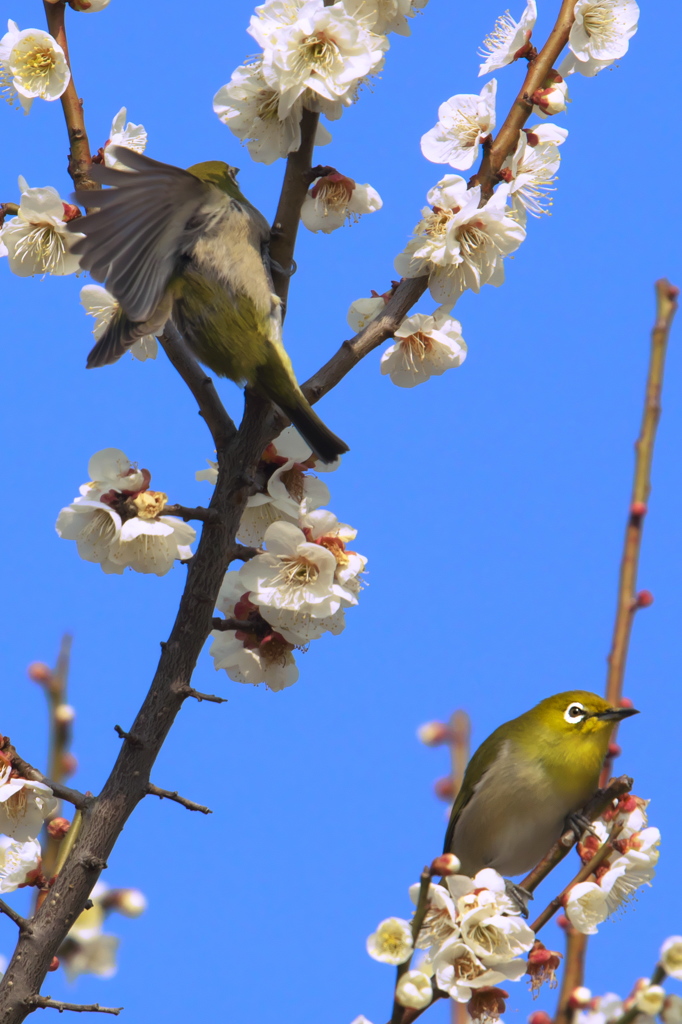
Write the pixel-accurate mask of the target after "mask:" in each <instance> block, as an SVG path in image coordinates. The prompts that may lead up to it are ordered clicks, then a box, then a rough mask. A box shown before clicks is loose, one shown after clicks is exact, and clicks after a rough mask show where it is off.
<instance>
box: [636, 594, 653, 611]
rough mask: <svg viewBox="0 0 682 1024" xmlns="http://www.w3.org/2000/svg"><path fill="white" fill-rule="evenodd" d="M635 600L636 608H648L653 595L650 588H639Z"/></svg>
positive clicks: (651, 602)
mask: <svg viewBox="0 0 682 1024" xmlns="http://www.w3.org/2000/svg"><path fill="white" fill-rule="evenodd" d="M635 601H636V604H637V607H638V608H650V607H651V605H652V604H653V603H654V595H653V594H652V593H651V591H650V590H640V592H639V593H638V594H637V597H636V599H635Z"/></svg>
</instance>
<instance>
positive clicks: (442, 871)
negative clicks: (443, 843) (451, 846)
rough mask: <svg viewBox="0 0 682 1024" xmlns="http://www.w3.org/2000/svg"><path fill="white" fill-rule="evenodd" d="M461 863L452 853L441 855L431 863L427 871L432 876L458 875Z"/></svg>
mask: <svg viewBox="0 0 682 1024" xmlns="http://www.w3.org/2000/svg"><path fill="white" fill-rule="evenodd" d="M461 867H462V865H461V862H460V859H459V857H455V855H454V853H441V855H440V857H436V858H435V860H433V861H432V862H431V867H430V868H429V871H430V872H431V874H432V875H442V876H443V877H446V876H447V875H458V874H459V872H460V870H461Z"/></svg>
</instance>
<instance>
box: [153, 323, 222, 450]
mask: <svg viewBox="0 0 682 1024" xmlns="http://www.w3.org/2000/svg"><path fill="white" fill-rule="evenodd" d="M159 342H160V344H161V346H162V347H163V349H164V351H165V353H166V355H167V356H168V358H169V360H170V361H171V363H172V364H173V366H174V367H175V369H176V370H177V371H178V373H179V374H180V376H181V377H182V379H183V380H184V382H185V384H186V385H187V387H188V388H189V389H190V391H191V392H192V394H193V395H194V398H195V399H196V403H197V405H198V406H199V414H200V415H201V416H202V417H203V419H204V421H205V423H206V426H207V427H208V429H209V430H210V431H211V435H212V437H213V441H214V443H215V446H216V449H217V450H218V453H219V455H220V451H221V449H224V448H226V447H227V446H228V444H229V443H230V441H231V440H232V438H233V437H234V435H235V433H236V431H237V428H236V427H235V425H234V423H233V422H232V419H231V417H230V416H229V415H228V413H227V411H226V410H225V407H224V406H223V403H222V402H221V401H220V398H219V396H218V392H217V391H216V389H215V386H214V384H213V381H212V380H211V378H210V377H209V376H208V374H207V373H206V371H205V370H202V368H201V367H200V366H199V363H198V362H197V361H196V359H195V358H194V356H193V355H192V354H191V352H190V351H189V349H188V348H187V346H186V345H185V343H184V341H183V339H182V335H181V334H180V332H179V331H178V329H177V328H176V327H175V326H174V325H173V324H172V323H171V321H170V320H169V321H168V323H167V324H166V326H165V328H164V331H163V334H161V335H160V336H159Z"/></svg>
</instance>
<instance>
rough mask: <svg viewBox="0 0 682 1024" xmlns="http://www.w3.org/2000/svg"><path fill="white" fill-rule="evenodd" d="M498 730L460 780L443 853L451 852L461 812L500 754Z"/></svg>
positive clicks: (480, 750) (480, 749) (482, 746)
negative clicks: (460, 783)
mask: <svg viewBox="0 0 682 1024" xmlns="http://www.w3.org/2000/svg"><path fill="white" fill-rule="evenodd" d="M498 732H499V730H498V729H496V730H495V732H493V733H491V735H490V736H489V737H488V739H487V740H486V741H485V743H482V744H481V746H480V747H479V748H478V750H477V751H476V753H475V754H474V756H473V757H472V758H471V760H470V761H469V764H468V765H467V767H466V771H465V772H464V778H463V779H462V785H461V786H460V789H459V793H458V794H457V798H456V799H455V802H454V804H453V805H452V811H451V812H450V820H449V822H448V827H447V831H446V833H445V841H444V843H443V853H451V851H452V840H453V838H454V835H455V827H456V825H457V821H458V819H459V816H460V815H461V813H462V811H463V810H464V808H465V807H466V805H467V804H468V803H469V801H470V800H471V798H472V796H473V795H474V792H475V790H476V787H477V786H478V785H479V784H480V782H481V780H482V779H483V776H484V775H485V773H486V772H487V771H488V770H489V769H490V767H491V766H492V765H493V764H494V762H495V760H496V759H497V757H498V754H499V752H500V746H501V744H502V743H503V742H504V741H503V740H502V738H501V737H498V735H497V734H498Z"/></svg>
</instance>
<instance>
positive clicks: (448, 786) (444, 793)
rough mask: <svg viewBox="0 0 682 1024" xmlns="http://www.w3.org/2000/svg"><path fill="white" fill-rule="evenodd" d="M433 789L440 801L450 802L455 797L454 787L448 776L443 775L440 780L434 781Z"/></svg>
mask: <svg viewBox="0 0 682 1024" xmlns="http://www.w3.org/2000/svg"><path fill="white" fill-rule="evenodd" d="M433 789H434V792H435V794H436V796H437V797H439V798H440V799H441V800H452V798H453V796H454V795H455V787H454V785H453V782H452V779H451V778H450V776H449V775H445V776H444V777H443V778H442V779H436V781H435V782H434V784H433Z"/></svg>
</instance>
